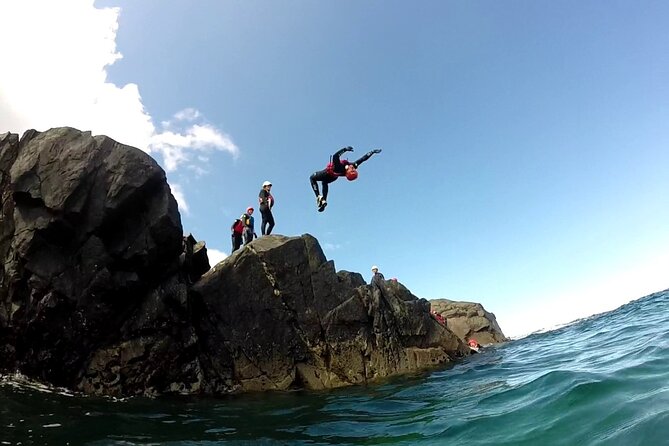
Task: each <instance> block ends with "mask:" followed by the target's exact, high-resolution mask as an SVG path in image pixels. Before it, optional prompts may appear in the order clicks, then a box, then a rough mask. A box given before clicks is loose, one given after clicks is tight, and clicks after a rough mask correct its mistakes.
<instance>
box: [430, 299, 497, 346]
mask: <svg viewBox="0 0 669 446" xmlns="http://www.w3.org/2000/svg"><path fill="white" fill-rule="evenodd" d="M430 305H431V308H432V311H434V312H436V313H437V314H440V315H441V316H442V317H443V318H444V319H446V326H447V327H448V329H449V330H451V331H452V332H453V333H455V334H456V335H457V336H458V337H459V338H460V339H461V340H463V341H464V342H467V341H469V340H470V339H475V340H476V341H477V342H478V343H479V344H481V345H486V344H496V343H499V342H504V341H507V340H508V339H507V338H506V336H504V333H502V329H501V328H500V327H499V324H497V319H496V318H495V315H494V314H492V313H490V312H488V311H486V310H485V308H483V305H481V304H479V303H475V302H460V301H454V300H448V299H432V300H430Z"/></svg>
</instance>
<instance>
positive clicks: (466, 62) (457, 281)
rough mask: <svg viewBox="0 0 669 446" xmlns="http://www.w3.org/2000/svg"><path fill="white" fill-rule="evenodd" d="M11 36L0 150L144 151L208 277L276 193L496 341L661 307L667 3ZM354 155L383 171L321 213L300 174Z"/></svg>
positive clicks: (45, 6) (80, 13)
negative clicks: (207, 264)
mask: <svg viewBox="0 0 669 446" xmlns="http://www.w3.org/2000/svg"><path fill="white" fill-rule="evenodd" d="M0 16H2V17H3V26H2V27H0V54H2V55H3V56H2V62H0V63H1V64H2V67H1V69H0V133H2V132H6V131H11V132H13V133H19V134H21V133H23V132H24V131H25V130H27V129H32V128H34V129H37V130H40V131H44V130H47V129H49V128H52V127H59V126H70V127H75V128H78V129H80V130H90V131H92V132H93V133H94V134H105V135H108V136H110V137H111V138H113V139H115V140H117V141H119V142H121V143H124V144H128V145H132V146H135V147H138V148H140V149H142V150H144V151H146V152H147V153H149V154H150V155H151V156H152V157H154V158H155V159H156V161H158V163H159V164H160V165H161V166H162V167H163V168H164V169H165V171H166V173H167V178H168V181H169V183H170V186H171V188H172V192H173V194H174V196H175V198H176V199H177V202H178V203H179V210H180V213H181V218H182V224H183V227H184V231H185V233H192V234H193V235H194V236H195V238H196V239H198V240H204V241H205V242H206V245H207V248H208V252H209V254H210V259H211V261H212V264H213V263H215V262H217V261H219V260H221V259H223V258H224V257H225V256H226V255H228V254H229V253H230V235H229V232H230V231H229V228H230V225H231V223H232V221H233V220H234V219H235V218H236V217H238V216H239V215H240V214H241V213H242V212H244V210H245V209H246V207H247V206H249V205H250V206H254V207H256V204H257V196H258V192H259V191H260V188H261V184H262V182H263V181H265V180H269V181H271V182H272V183H273V189H272V193H273V195H274V197H275V199H276V206H275V208H274V217H275V220H276V227H275V229H274V233H276V234H282V235H287V236H297V235H301V234H305V233H309V234H311V235H313V236H315V237H316V238H317V239H318V240H319V242H320V243H321V246H322V247H323V249H324V252H325V254H326V256H327V257H328V258H329V259H332V260H334V261H335V266H336V268H337V269H338V270H348V271H357V272H360V273H362V274H363V276H364V277H365V278H366V279H369V278H370V276H371V271H370V268H371V265H373V264H375V265H378V266H379V268H380V270H381V272H382V273H384V274H385V276H386V278H393V277H395V278H397V279H398V280H399V281H400V282H402V283H403V284H404V285H406V286H407V287H408V288H409V289H410V290H411V291H412V292H413V293H414V294H415V295H417V296H418V297H422V298H426V299H435V298H448V299H454V300H465V301H476V302H481V303H482V304H483V305H484V306H485V308H486V309H487V310H488V311H491V312H493V313H495V315H496V316H497V320H498V322H499V324H500V325H501V327H502V330H503V331H504V332H505V334H507V335H508V336H521V335H523V334H527V333H530V332H532V331H535V330H539V329H545V328H549V327H552V326H555V325H557V324H562V323H567V322H569V321H572V320H574V319H577V318H581V317H586V316H589V315H592V314H595V313H599V312H603V311H607V310H611V309H613V308H616V307H617V306H619V305H621V304H623V303H625V302H628V301H630V300H633V299H636V298H639V297H642V296H644V295H647V294H650V293H652V292H655V291H660V290H663V289H666V288H669V230H668V229H669V228H668V224H669V33H667V31H666V27H667V23H669V3H667V2H662V1H637V0H634V1H582V0H573V1H572V0H565V1H560V2H548V1H534V2H529V1H517V0H507V1H492V0H491V1H476V0H474V1H466V2H462V1H450V0H438V1H436V0H435V1H432V0H423V1H421V2H408V1H396V0H383V1H381V0H363V1H360V0H337V1H334V0H331V1H329V0H323V1H313V0H285V1H282V2H276V1H271V0H243V1H242V0H234V1H233V0H220V1H219V0H198V1H194V0H188V1H187V0H172V1H161V0H143V1H137V0H100V1H92V0H69V1H67V2H53V1H50V0H16V1H15V0H4V1H2V2H0ZM345 146H352V147H354V149H355V152H353V153H352V154H349V157H350V158H351V159H357V158H358V157H359V156H362V155H363V154H364V153H366V152H367V151H369V150H371V149H373V148H382V149H383V152H382V153H380V154H378V155H374V156H373V157H372V158H371V159H370V160H368V161H367V162H365V163H364V164H363V165H361V166H360V169H359V173H360V176H359V178H358V179H357V180H356V181H354V182H348V181H346V180H345V179H343V178H342V179H339V180H338V181H336V182H335V183H333V184H331V185H330V194H329V197H328V207H327V209H326V211H325V212H323V213H319V212H317V211H316V201H315V195H314V193H313V192H312V190H311V188H310V186H309V175H310V174H311V173H313V172H314V171H317V170H320V169H323V168H324V167H325V165H326V164H327V163H328V161H329V157H330V155H331V154H332V153H334V152H335V151H337V150H338V149H340V148H341V147H345ZM256 214H259V213H258V212H256ZM259 223H260V216H259V215H256V232H258V233H260V230H259Z"/></svg>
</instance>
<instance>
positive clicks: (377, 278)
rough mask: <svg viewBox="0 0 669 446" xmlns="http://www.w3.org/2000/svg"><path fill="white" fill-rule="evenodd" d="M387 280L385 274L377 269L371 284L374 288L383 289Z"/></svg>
mask: <svg viewBox="0 0 669 446" xmlns="http://www.w3.org/2000/svg"><path fill="white" fill-rule="evenodd" d="M385 282H386V278H385V277H383V274H381V273H380V272H378V271H377V272H375V273H374V275H373V276H372V282H371V283H370V285H372V287H373V288H374V287H376V288H378V289H380V290H382V289H383V286H384V284H385Z"/></svg>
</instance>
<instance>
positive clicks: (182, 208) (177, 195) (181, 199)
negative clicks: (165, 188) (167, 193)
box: [170, 184, 190, 215]
mask: <svg viewBox="0 0 669 446" xmlns="http://www.w3.org/2000/svg"><path fill="white" fill-rule="evenodd" d="M170 189H172V195H173V196H174V199H175V200H177V204H178V205H179V212H180V213H182V214H184V215H189V214H190V210H189V209H188V202H186V197H185V196H184V193H183V190H182V189H181V186H180V185H179V184H170Z"/></svg>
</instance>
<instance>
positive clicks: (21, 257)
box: [0, 128, 467, 395]
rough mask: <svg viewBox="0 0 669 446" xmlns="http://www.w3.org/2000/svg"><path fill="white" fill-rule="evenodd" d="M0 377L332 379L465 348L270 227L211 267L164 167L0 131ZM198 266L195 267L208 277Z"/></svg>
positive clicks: (75, 381)
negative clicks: (187, 231)
mask: <svg viewBox="0 0 669 446" xmlns="http://www.w3.org/2000/svg"><path fill="white" fill-rule="evenodd" d="M0 193H1V194H2V210H1V213H0V260H1V261H2V264H1V266H0V372H14V371H20V372H21V373H23V374H25V375H27V376H29V377H31V378H36V379H39V380H42V381H46V382H49V383H52V384H55V385H59V386H64V387H68V388H71V389H78V390H81V391H84V392H86V393H93V394H110V395H136V394H159V393H168V392H173V393H211V394H218V393H227V392H235V391H245V390H265V389H288V388H310V389H320V388H331V387H337V386H343V385H350V384H358V383H366V382H370V381H374V380H376V379H378V378H382V377H386V376H391V375H395V374H400V373H406V372H411V371H415V370H418V369H422V368H425V367H433V366H435V365H437V364H440V363H445V362H448V361H451V360H453V359H454V358H456V357H458V356H462V355H464V354H466V353H467V349H466V348H465V346H464V344H463V342H462V341H461V340H460V339H458V337H457V336H455V335H454V334H453V333H452V332H451V331H450V330H448V329H447V328H445V327H443V326H442V325H440V324H439V323H437V322H436V321H435V320H434V319H433V318H432V317H431V316H430V313H429V303H428V302H427V301H425V300H424V299H419V298H417V297H416V296H413V295H412V294H411V293H410V292H409V291H408V290H407V289H406V288H405V287H404V286H402V285H401V284H399V283H396V282H387V283H386V284H385V286H383V287H382V288H381V289H372V288H371V287H369V286H368V285H365V284H364V281H363V279H362V277H361V276H360V275H359V274H356V273H349V272H345V271H340V272H336V270H335V267H334V264H333V262H332V261H328V260H327V259H326V258H325V256H324V255H323V252H322V250H321V248H320V246H319V245H318V242H317V241H316V239H314V238H313V237H311V236H309V235H303V236H301V237H290V238H289V237H282V236H269V237H263V238H261V239H259V240H256V241H254V242H252V243H251V244H250V245H249V246H247V247H245V248H243V249H242V250H240V251H238V252H236V253H234V254H233V255H232V256H230V257H229V258H227V259H226V260H224V261H223V262H222V263H220V264H219V265H216V267H215V268H214V269H212V270H210V271H208V272H206V271H207V270H209V264H208V261H207V258H206V248H204V247H203V245H202V243H197V242H196V240H195V239H194V238H193V237H192V236H189V237H183V234H182V227H181V222H180V216H179V213H178V210H177V205H176V202H175V200H174V198H173V196H172V194H171V193H170V189H169V186H168V184H167V182H166V180H165V174H164V172H163V170H162V169H161V168H160V167H159V166H158V165H157V164H156V163H155V161H154V160H153V159H151V158H150V157H149V156H148V155H146V154H145V153H144V152H141V151H139V150H137V149H135V148H132V147H128V146H124V145H122V144H119V143H117V142H115V141H113V140H111V139H110V138H107V137H104V136H92V135H91V134H90V133H89V132H80V131H78V130H75V129H71V128H58V129H52V130H49V131H47V132H41V133H40V132H36V131H34V130H31V131H28V132H26V133H25V134H24V135H23V136H22V137H21V138H20V139H19V137H18V135H15V134H11V133H7V134H4V135H0ZM205 272H206V274H204V275H203V273H205Z"/></svg>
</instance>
